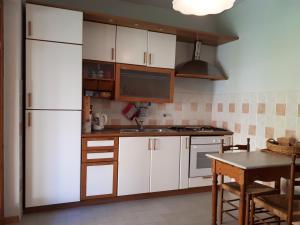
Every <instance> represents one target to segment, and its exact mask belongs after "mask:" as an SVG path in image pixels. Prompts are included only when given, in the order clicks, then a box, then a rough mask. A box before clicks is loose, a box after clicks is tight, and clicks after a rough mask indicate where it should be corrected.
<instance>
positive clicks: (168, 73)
mask: <svg viewBox="0 0 300 225" xmlns="http://www.w3.org/2000/svg"><path fill="white" fill-rule="evenodd" d="M121 69H129V70H137V71H144V72H154V73H165V74H166V76H170V98H167V99H161V98H142V97H131V96H121V95H120V84H121V83H120V76H121V73H120V71H121ZM115 79H116V81H115V82H116V83H115V84H116V86H115V99H117V100H120V101H131V102H156V103H171V102H173V99H174V80H175V70H173V69H164V68H155V67H147V66H137V65H130V64H121V63H116V77H115Z"/></svg>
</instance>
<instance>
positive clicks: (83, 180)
mask: <svg viewBox="0 0 300 225" xmlns="http://www.w3.org/2000/svg"><path fill="white" fill-rule="evenodd" d="M101 165H113V189H112V194H106V195H95V196H86V188H87V187H86V182H87V167H88V166H101ZM117 183H118V162H117V161H110V162H98V163H83V164H82V165H81V190H80V199H81V200H88V199H99V198H111V197H116V196H117ZM99 185H100V184H99Z"/></svg>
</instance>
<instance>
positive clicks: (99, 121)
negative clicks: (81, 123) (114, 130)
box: [93, 112, 108, 131]
mask: <svg viewBox="0 0 300 225" xmlns="http://www.w3.org/2000/svg"><path fill="white" fill-rule="evenodd" d="M107 121H108V118H107V115H106V114H104V113H98V112H96V113H94V114H93V130H97V131H98V130H103V129H104V125H105V124H107Z"/></svg>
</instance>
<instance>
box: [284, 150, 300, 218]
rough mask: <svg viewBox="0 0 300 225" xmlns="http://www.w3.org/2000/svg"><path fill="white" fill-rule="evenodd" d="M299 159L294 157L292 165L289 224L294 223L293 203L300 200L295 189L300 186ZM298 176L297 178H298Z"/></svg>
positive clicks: (289, 190)
mask: <svg viewBox="0 0 300 225" xmlns="http://www.w3.org/2000/svg"><path fill="white" fill-rule="evenodd" d="M297 158H299V155H298V156H297V155H293V156H292V163H291V172H290V179H289V187H288V193H287V194H288V221H287V224H291V223H292V222H293V202H294V200H300V196H299V194H297V195H296V194H295V187H296V186H300V181H297V180H296V178H298V177H299V175H298V173H299V172H300V165H296V159H297ZM296 174H297V176H296Z"/></svg>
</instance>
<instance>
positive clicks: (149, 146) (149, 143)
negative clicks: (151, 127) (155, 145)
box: [148, 138, 151, 151]
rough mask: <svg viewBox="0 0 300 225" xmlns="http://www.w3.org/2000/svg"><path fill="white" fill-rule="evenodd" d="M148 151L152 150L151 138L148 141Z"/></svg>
mask: <svg viewBox="0 0 300 225" xmlns="http://www.w3.org/2000/svg"><path fill="white" fill-rule="evenodd" d="M148 150H149V151H150V150H151V139H150V138H149V139H148Z"/></svg>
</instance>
